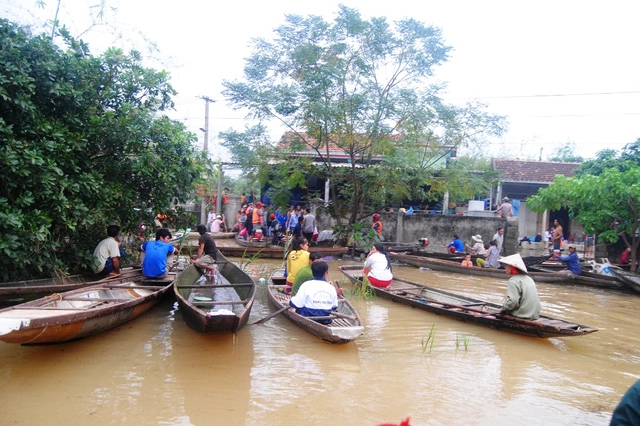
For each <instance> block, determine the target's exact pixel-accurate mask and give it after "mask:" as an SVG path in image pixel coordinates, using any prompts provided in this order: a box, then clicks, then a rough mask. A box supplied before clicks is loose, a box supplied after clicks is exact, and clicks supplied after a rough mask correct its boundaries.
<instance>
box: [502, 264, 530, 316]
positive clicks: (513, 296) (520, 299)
mask: <svg viewBox="0 0 640 426" xmlns="http://www.w3.org/2000/svg"><path fill="white" fill-rule="evenodd" d="M498 261H499V262H500V263H501V264H503V265H504V268H505V269H506V271H507V275H509V276H510V278H509V281H507V294H506V295H505V296H504V299H503V302H502V313H503V314H506V315H512V316H514V317H519V318H526V319H533V320H535V319H538V318H539V317H540V297H538V290H537V289H536V283H535V282H534V281H533V278H531V277H530V276H529V275H527V267H526V265H525V264H524V261H523V260H522V257H521V256H520V254H518V253H516V254H512V255H511V256H506V257H501V258H500V259H498Z"/></svg>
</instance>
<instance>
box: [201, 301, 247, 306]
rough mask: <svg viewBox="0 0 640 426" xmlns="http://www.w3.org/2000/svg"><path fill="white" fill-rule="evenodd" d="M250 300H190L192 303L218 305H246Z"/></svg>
mask: <svg viewBox="0 0 640 426" xmlns="http://www.w3.org/2000/svg"><path fill="white" fill-rule="evenodd" d="M248 301H249V299H244V300H237V301H231V300H221V301H212V302H207V301H200V302H196V301H194V302H189V303H191V304H192V305H196V306H216V305H244V304H246V303H247V302H248Z"/></svg>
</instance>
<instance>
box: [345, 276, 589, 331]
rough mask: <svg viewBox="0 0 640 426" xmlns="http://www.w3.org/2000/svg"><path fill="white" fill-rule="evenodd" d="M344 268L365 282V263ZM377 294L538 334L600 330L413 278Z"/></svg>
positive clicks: (355, 279) (468, 319)
mask: <svg viewBox="0 0 640 426" xmlns="http://www.w3.org/2000/svg"><path fill="white" fill-rule="evenodd" d="M340 270H341V271H342V272H343V273H344V274H345V275H346V276H347V277H348V278H349V279H350V280H351V282H353V283H354V284H355V285H358V284H362V266H361V265H345V266H340ZM370 287H371V288H372V289H373V291H374V292H375V294H376V295H378V296H379V297H383V298H385V299H389V300H392V301H394V302H398V303H402V304H405V305H409V306H411V307H414V308H419V309H423V310H426V311H429V312H433V313H435V314H438V315H444V316H447V317H451V318H454V319H457V320H460V321H465V322H470V323H474V324H479V325H483V326H486V327H490V328H494V329H496V330H504V331H511V332H514V333H519V334H526V335H529V336H537V337H544V338H546V337H562V336H582V335H585V334H589V333H593V332H594V331H597V329H595V328H591V327H587V326H585V325H581V324H575V323H572V322H570V321H565V320H562V319H556V318H551V317H547V316H540V318H538V319H537V320H527V319H523V318H517V317H512V316H509V315H500V314H499V313H498V312H499V311H500V309H501V306H500V305H497V304H495V303H489V302H485V301H482V300H478V299H472V298H470V297H466V296H462V295H458V294H455V293H450V292H447V291H443V290H439V289H436V288H432V287H427V286H423V285H420V284H417V283H413V282H410V281H406V280H402V279H398V278H394V279H393V281H392V282H391V285H390V286H389V287H387V288H377V287H373V286H370Z"/></svg>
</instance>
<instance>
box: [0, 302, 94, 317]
mask: <svg viewBox="0 0 640 426" xmlns="http://www.w3.org/2000/svg"><path fill="white" fill-rule="evenodd" d="M85 309H86V308H85V307H82V308H72V307H66V308H58V307H57V306H40V307H34V306H20V305H18V306H14V307H13V310H12V311H8V312H5V313H3V314H2V316H3V317H7V316H13V315H11V314H12V313H13V312H17V311H23V312H24V311H30V312H29V313H28V315H29V316H30V317H35V316H38V317H48V316H51V311H60V312H58V313H56V315H58V314H59V315H64V314H65V313H69V314H74V313H77V312H78V311H84V310H85ZM15 316H17V317H20V318H22V317H24V316H25V313H20V314H19V315H15Z"/></svg>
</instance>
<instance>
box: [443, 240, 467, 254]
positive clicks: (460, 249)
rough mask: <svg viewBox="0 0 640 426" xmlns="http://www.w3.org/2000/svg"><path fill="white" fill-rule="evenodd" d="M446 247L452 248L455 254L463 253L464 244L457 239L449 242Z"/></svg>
mask: <svg viewBox="0 0 640 426" xmlns="http://www.w3.org/2000/svg"><path fill="white" fill-rule="evenodd" d="M447 247H454V248H455V249H456V251H457V252H461V253H462V252H464V243H463V242H462V240H460V238H457V239H455V240H453V241H452V242H450V243H449V245H448V246H447Z"/></svg>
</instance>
